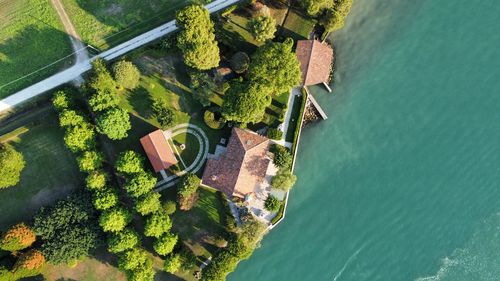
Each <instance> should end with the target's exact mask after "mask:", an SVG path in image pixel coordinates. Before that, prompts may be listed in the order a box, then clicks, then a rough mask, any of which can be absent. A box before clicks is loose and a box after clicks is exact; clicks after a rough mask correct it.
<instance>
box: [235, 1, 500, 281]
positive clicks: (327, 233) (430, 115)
mask: <svg viewBox="0 0 500 281" xmlns="http://www.w3.org/2000/svg"><path fill="white" fill-rule="evenodd" d="M332 40H333V42H334V45H335V47H336V49H337V56H336V65H335V68H336V72H335V78H334V81H333V83H332V86H333V88H334V92H333V93H328V92H326V91H324V90H323V89H322V87H313V88H312V89H311V90H312V92H313V93H314V96H315V97H316V98H317V100H318V101H319V102H320V103H321V105H322V106H323V108H324V109H325V111H326V112H327V114H328V116H329V119H328V120H326V121H321V122H319V123H316V124H314V125H310V126H308V127H306V128H305V130H304V131H303V135H302V140H301V143H300V151H299V155H298V163H297V165H296V174H297V176H298V181H297V184H296V186H295V187H294V189H293V191H292V192H291V195H290V202H289V205H288V212H287V215H286V219H285V220H284V222H283V223H282V224H281V225H279V226H278V227H277V228H275V229H274V230H273V231H272V232H271V233H270V234H269V235H267V236H266V237H265V239H264V240H263V242H262V245H261V247H260V248H259V249H257V250H256V251H255V253H254V255H253V256H252V257H251V258H250V259H249V260H246V261H244V262H242V263H241V264H240V265H239V266H238V268H237V270H236V271H235V272H234V273H232V274H231V275H229V278H228V279H229V280H231V281H256V280H258V281H271V280H272V281H274V280H288V281H293V280H297V281H304V280H318V281H323V280H324V281H348V280H349V281H365V280H366V281H375V280H384V281H392V280H394V281H399V280H410V281H416V280H419V281H423V280H447V281H448V280H450V281H483V280H484V281H489V280H500V1H498V0H418V1H410V0H354V6H353V9H352V13H351V14H350V15H349V17H348V20H347V23H346V26H345V28H344V29H342V30H341V31H339V32H337V33H335V34H333V36H332Z"/></svg>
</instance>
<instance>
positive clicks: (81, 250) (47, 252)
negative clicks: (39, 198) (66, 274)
mask: <svg viewBox="0 0 500 281" xmlns="http://www.w3.org/2000/svg"><path fill="white" fill-rule="evenodd" d="M96 215H97V214H96V212H95V210H94V208H93V207H92V203H91V202H90V200H89V195H88V194H77V195H73V196H71V197H68V198H67V199H64V200H60V201H58V202H57V203H56V204H54V205H53V206H51V207H48V208H45V207H43V208H41V209H40V211H39V212H38V213H37V214H36V215H35V219H34V224H33V230H34V231H35V233H36V234H37V235H38V237H39V238H40V239H41V240H42V246H41V252H42V253H43V255H44V256H45V257H46V258H47V260H48V261H49V262H51V263H53V264H59V263H68V262H70V261H72V260H75V259H79V258H82V257H86V256H87V255H88V253H89V251H91V250H92V249H94V248H95V247H96V246H97V245H98V244H99V243H100V237H101V232H100V230H99V227H98V226H97V224H96Z"/></svg>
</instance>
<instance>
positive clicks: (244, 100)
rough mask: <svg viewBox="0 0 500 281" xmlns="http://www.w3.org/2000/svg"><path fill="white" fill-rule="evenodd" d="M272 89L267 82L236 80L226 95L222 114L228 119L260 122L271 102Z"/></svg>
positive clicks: (241, 121)
mask: <svg viewBox="0 0 500 281" xmlns="http://www.w3.org/2000/svg"><path fill="white" fill-rule="evenodd" d="M271 91H272V90H271V89H270V88H269V87H268V86H267V85H265V84H260V83H256V82H243V81H238V80H234V81H232V82H231V86H230V88H229V90H228V91H227V92H226V94H225V95H224V103H223V104H222V115H223V116H224V118H225V119H226V120H228V121H236V122H239V123H244V124H246V123H258V122H260V121H261V120H262V118H263V117H264V113H265V110H266V107H267V106H269V105H270V104H271V96H270V94H271Z"/></svg>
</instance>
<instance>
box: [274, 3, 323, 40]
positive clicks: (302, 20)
mask: <svg viewBox="0 0 500 281" xmlns="http://www.w3.org/2000/svg"><path fill="white" fill-rule="evenodd" d="M314 25H315V22H314V20H312V19H310V18H308V17H307V16H305V15H302V14H299V13H298V12H297V11H295V10H293V9H290V12H289V13H288V16H287V17H286V19H285V22H284V23H283V26H281V30H280V32H281V35H282V36H283V37H292V38H293V39H294V40H303V39H308V38H309V34H310V33H311V32H312V30H313V29H314Z"/></svg>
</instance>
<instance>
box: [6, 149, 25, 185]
mask: <svg viewBox="0 0 500 281" xmlns="http://www.w3.org/2000/svg"><path fill="white" fill-rule="evenodd" d="M25 166H26V162H24V157H23V155H22V154H21V153H20V152H17V151H16V150H14V148H13V147H11V146H3V145H2V144H0V189H2V188H7V187H10V186H14V185H16V184H18V183H19V181H20V180H21V172H22V170H23V169H24V167H25Z"/></svg>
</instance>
